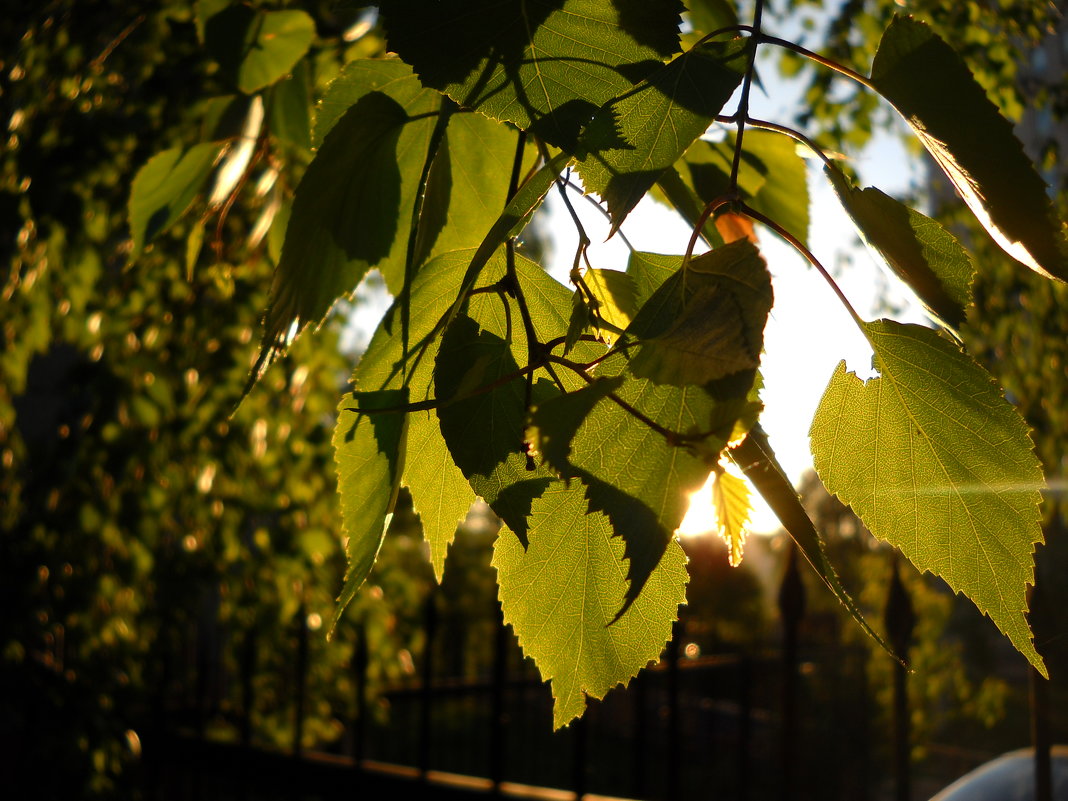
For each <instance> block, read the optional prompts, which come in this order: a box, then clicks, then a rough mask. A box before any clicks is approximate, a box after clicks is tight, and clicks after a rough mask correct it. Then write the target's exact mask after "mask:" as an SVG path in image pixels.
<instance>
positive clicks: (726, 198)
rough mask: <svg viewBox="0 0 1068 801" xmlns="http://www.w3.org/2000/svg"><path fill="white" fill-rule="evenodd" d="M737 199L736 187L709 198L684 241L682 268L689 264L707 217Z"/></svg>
mask: <svg viewBox="0 0 1068 801" xmlns="http://www.w3.org/2000/svg"><path fill="white" fill-rule="evenodd" d="M738 199H739V196H738V190H737V188H735V189H734V191H732V192H728V193H727V194H724V195H720V196H719V197H717V198H713V199H712V200H710V201H709V202H708V203H707V204H706V205H705V207H704V210H703V211H702V212H701V216H700V217H698V218H697V224H696V225H695V226H694V227H693V233H692V234H690V241H689V242H687V243H686V252H685V253H684V254H683V256H682V269H683V270H685V269H686V268H687V267H688V266H689V264H690V259H691V258H693V249H694V248H695V247H697V240H698V239H699V238H700V236H701V232H702V231H703V230H704V229H705V223H707V222H708V218H709V217H711V216H712V215H713V213H715V211H716V209H719V208H721V207H723V206H726V205H727V204H728V203H733V202H735V201H736V200H738Z"/></svg>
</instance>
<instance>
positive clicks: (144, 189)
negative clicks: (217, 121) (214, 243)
mask: <svg viewBox="0 0 1068 801" xmlns="http://www.w3.org/2000/svg"><path fill="white" fill-rule="evenodd" d="M221 150H222V145H221V144H219V143H217V142H203V143H201V144H199V145H194V146H193V147H191V148H189V149H188V150H182V148H180V147H175V148H171V149H170V150H164V151H163V152H162V153H157V154H156V155H155V156H153V157H152V158H150V159H149V160H148V163H147V164H145V166H143V167H142V168H141V169H140V170H138V171H137V175H136V176H134V179H133V185H132V187H131V189H130V233H131V235H132V236H133V250H132V251H131V256H130V257H131V258H133V259H136V258H137V257H138V256H140V255H141V251H142V250H144V247H145V245H147V244H148V243H149V242H151V241H152V240H153V239H155V238H156V237H157V236H159V234H161V233H162V232H163V231H165V230H167V229H168V228H170V227H171V226H172V225H174V223H176V222H177V221H178V219H179V218H180V217H181V216H182V215H183V214H184V213H185V211H186V209H188V208H189V206H190V205H191V204H192V203H193V199H194V198H195V197H196V196H197V193H198V192H200V190H201V188H202V187H203V186H204V182H205V181H206V180H207V179H208V176H209V175H211V168H212V166H214V164H215V160H216V159H217V158H218V156H219V152H220V151H221Z"/></svg>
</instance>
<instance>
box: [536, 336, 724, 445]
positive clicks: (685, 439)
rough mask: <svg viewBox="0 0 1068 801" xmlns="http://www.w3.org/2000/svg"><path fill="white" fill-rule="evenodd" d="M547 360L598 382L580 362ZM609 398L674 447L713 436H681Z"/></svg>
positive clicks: (613, 396) (612, 395)
mask: <svg viewBox="0 0 1068 801" xmlns="http://www.w3.org/2000/svg"><path fill="white" fill-rule="evenodd" d="M607 355H610V354H606V356H607ZM546 358H547V359H548V360H549V361H550V362H553V363H554V364H559V365H560V366H561V367H566V368H568V369H569V370H571V371H572V372H574V373H576V374H577V375H578V376H579V377H580V378H581V379H582V380H583V381H585V382H586V383H587V384H592V383H593V382H594V381H596V380H597V379H596V378H594V377H593V376H591V375H589V374H588V373H587V372H586V365H583V364H579V363H578V362H573V361H571V360H570V359H565V358H564V357H563V356H554V355H552V354H549V355H548V356H547V357H546ZM607 397H608V398H609V399H610V400H611V401H612V402H613V403H615V404H616V405H617V406H619V408H620V409H622V410H623V411H625V412H626V413H627V414H629V415H630V416H631V417H633V418H634V419H636V420H638V421H639V422H641V423H643V424H645V425H646V426H647V427H648V428H650V429H651V430H653V431H655V432H656V433H657V434H659V435H660V436H662V437H663V438H664V439H665V440H667V443H668V444H669V445H671V446H672V447H676V446H679V445H686V444H687V443H690V442H700V441H701V440H703V439H708V437H710V436H712V433H713V432H711V431H708V432H698V433H696V434H680V433H679V432H678V431H672V430H671V429H670V428H665V427H664V426H662V425H660V423H658V422H656V420H653V419H652V418H651V417H649V416H648V415H646V414H645V413H644V412H642V411H641V410H640V409H636V408H635V407H634V406H632V405H631V404H629V403H627V401H625V400H623V399H622V398H621V397H619V396H618V395H616V394H615V393H614V392H610V393H609V394H608V395H607Z"/></svg>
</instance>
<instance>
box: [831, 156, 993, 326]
mask: <svg viewBox="0 0 1068 801" xmlns="http://www.w3.org/2000/svg"><path fill="white" fill-rule="evenodd" d="M824 172H826V174H827V177H828V178H830V180H831V184H832V185H833V186H834V191H835V192H837V193H838V198H839V199H840V200H841V201H842V206H843V207H844V208H845V210H846V212H848V213H849V216H850V217H852V218H853V222H854V223H856V225H857V228H858V229H859V231H860V233H861V236H863V237H864V239H865V240H866V241H867V243H868V244H869V245H870V246H871V247H872V248H873V249H874V250H876V251H877V252H878V253H879V254H880V255H881V256H882V257H883V258H884V259H885V260H886V263H887V264H888V265H889V266H890V269H892V270H893V271H894V273H896V274H897V276H898V277H899V278H900V279H901V280H902V281H904V282H905V283H906V284H908V285H909V286H910V287H911V288H912V289H913V291H914V292H915V293H916V294H917V296H919V298H920V300H921V301H923V304H924V306H926V307H927V310H928V311H929V312H930V313H931V314H932V315H934V316H935V317H936V318H937V319H939V320H942V321H943V322H945V324H946V325H948V326H949V327H950V328H954V329H958V328H960V326H961V325H962V324H963V323H964V319H965V309H966V308H967V306H968V305H969V304H970V303H971V300H972V291H971V284H972V279H973V278H974V277H975V267H974V266H973V265H972V260H971V257H970V256H969V255H968V251H966V250H965V249H964V247H963V246H962V245H961V244H960V243H959V242H958V241H957V240H956V238H955V237H954V236H953V235H952V234H951V233H949V231H947V230H946V229H945V228H943V227H942V226H941V225H940V224H939V223H937V222H936V221H934V220H932V219H931V218H930V217H925V216H924V215H922V214H920V213H919V212H918V211H915V210H914V209H910V208H909V207H908V206H905V205H904V204H902V203H899V202H898V201H896V200H894V199H893V198H892V197H890V196H889V195H886V194H883V193H882V192H880V191H879V190H878V189H875V188H874V187H868V188H866V189H857V188H856V187H854V186H853V184H852V183H851V182H850V180H849V179H848V178H847V177H846V176H845V174H844V173H842V171H841V170H839V169H838V168H837V167H833V166H830V165H828V166H827V167H826V169H825V170H824Z"/></svg>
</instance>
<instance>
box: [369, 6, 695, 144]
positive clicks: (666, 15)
mask: <svg viewBox="0 0 1068 801" xmlns="http://www.w3.org/2000/svg"><path fill="white" fill-rule="evenodd" d="M381 10H382V14H383V17H384V19H385V26H386V35H387V39H388V41H389V47H390V49H391V50H393V51H395V52H397V53H399V54H400V56H401V58H403V59H404V60H405V61H407V62H408V63H409V64H411V65H412V66H413V67H414V68H415V71H416V73H418V75H419V78H420V80H422V82H423V83H424V85H426V86H430V87H433V88H435V89H438V90H440V91H443V92H445V93H446V94H447V95H448V96H449V97H451V98H452V99H453V100H455V101H456V102H457V103H459V104H460V106H461V107H463V108H473V109H478V110H479V111H481V112H482V113H483V114H486V115H488V116H490V117H493V118H495V119H498V120H507V121H509V122H514V123H515V124H516V125H518V126H519V127H520V128H523V129H524V130H530V131H532V132H533V133H535V134H536V135H538V136H539V137H541V138H542V139H544V140H546V141H548V142H551V143H552V144H554V145H557V146H560V147H565V148H570V147H573V146H574V144H575V138H576V136H577V135H578V132H579V129H580V128H581V127H582V126H583V125H585V124H586V123H587V122H588V121H589V119H590V118H591V117H592V116H593V113H594V112H595V111H596V110H597V109H598V108H600V107H601V106H602V105H604V104H605V103H607V102H608V101H609V100H611V99H612V98H614V97H618V96H619V95H621V94H623V93H624V92H626V91H627V90H628V89H630V88H631V87H632V86H633V85H634V84H636V83H638V82H639V81H641V80H642V79H643V78H645V77H646V76H647V75H649V73H650V72H652V71H653V70H654V69H656V68H657V67H659V66H660V65H661V62H662V61H663V60H664V59H665V58H667V57H668V56H670V55H672V54H673V53H675V52H677V51H678V49H679V35H678V23H679V12H680V10H681V5H680V4H679V3H678V2H677V0H615V2H612V3H605V2H601V0H435V2H433V3H427V2H425V0H383V2H382V3H381Z"/></svg>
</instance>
